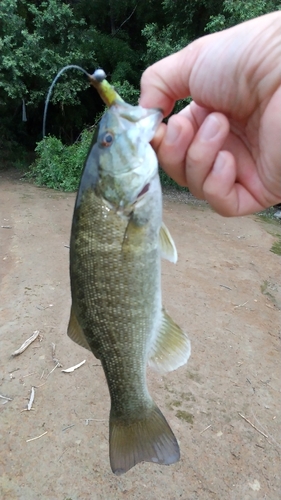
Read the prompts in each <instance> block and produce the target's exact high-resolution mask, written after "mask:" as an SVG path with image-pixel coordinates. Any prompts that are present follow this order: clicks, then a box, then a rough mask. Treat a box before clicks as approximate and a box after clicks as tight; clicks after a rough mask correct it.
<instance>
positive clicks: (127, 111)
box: [111, 102, 164, 142]
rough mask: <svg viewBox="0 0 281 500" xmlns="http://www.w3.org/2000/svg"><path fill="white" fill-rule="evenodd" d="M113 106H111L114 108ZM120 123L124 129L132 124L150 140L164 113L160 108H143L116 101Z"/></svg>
mask: <svg viewBox="0 0 281 500" xmlns="http://www.w3.org/2000/svg"><path fill="white" fill-rule="evenodd" d="M112 108H113V107H111V109H112ZM114 108H115V111H116V114H117V115H118V118H119V120H118V121H119V123H120V125H121V127H122V128H123V129H128V128H129V127H130V126H131V124H134V127H135V128H137V129H138V130H139V131H140V133H141V136H142V139H144V140H147V141H148V142H150V141H151V139H153V137H154V135H155V132H156V130H157V128H158V127H159V125H160V123H161V122H162V120H163V118H164V115H163V113H162V111H161V109H159V108H150V109H147V108H143V107H142V106H131V105H130V104H127V103H123V102H122V103H116V104H115V105H114Z"/></svg>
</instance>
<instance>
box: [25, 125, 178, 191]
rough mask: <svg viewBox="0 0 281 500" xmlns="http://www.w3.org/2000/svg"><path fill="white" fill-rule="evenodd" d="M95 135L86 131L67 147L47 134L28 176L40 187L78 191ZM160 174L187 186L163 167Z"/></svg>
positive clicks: (167, 184) (163, 181)
mask: <svg viewBox="0 0 281 500" xmlns="http://www.w3.org/2000/svg"><path fill="white" fill-rule="evenodd" d="M92 138H93V131H90V130H84V132H82V134H81V136H80V138H79V140H78V141H76V142H75V143H74V144H72V145H71V146H67V145H64V144H62V142H61V141H60V139H57V138H56V137H51V136H47V137H45V138H44V139H43V140H42V141H40V142H38V144H37V147H36V150H35V151H36V154H37V158H36V160H35V162H34V163H33V165H31V167H30V171H29V173H28V174H27V177H28V178H29V179H34V181H35V183H36V184H37V185H38V186H47V187H49V188H53V189H59V190H61V191H76V190H77V189H78V185H79V181H80V177H81V173H82V169H83V166H84V163H85V160H86V157H87V154H88V150H89V147H90V145H91V141H92ZM159 175H160V181H161V184H162V186H165V187H174V188H176V189H185V188H182V187H180V186H179V185H178V184H177V183H176V182H175V181H173V179H171V178H170V177H169V176H168V175H167V174H166V173H165V172H164V170H162V168H161V167H159Z"/></svg>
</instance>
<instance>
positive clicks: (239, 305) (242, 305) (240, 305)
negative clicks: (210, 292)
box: [234, 300, 249, 309]
mask: <svg viewBox="0 0 281 500" xmlns="http://www.w3.org/2000/svg"><path fill="white" fill-rule="evenodd" d="M248 302H249V301H248V300H246V302H244V304H238V306H234V309H237V308H238V307H244V306H245V305H246V304H248Z"/></svg>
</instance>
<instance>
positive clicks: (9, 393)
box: [0, 172, 281, 500]
mask: <svg viewBox="0 0 281 500" xmlns="http://www.w3.org/2000/svg"><path fill="white" fill-rule="evenodd" d="M74 199H75V196H74V194H62V193H58V192H53V191H50V190H46V189H39V188H37V187H35V186H33V185H30V184H27V183H23V182H21V181H20V180H19V178H18V176H15V175H14V174H10V173H3V172H2V174H1V177H0V283H1V301H0V339H1V344H0V394H1V395H2V396H6V397H7V398H10V399H3V398H0V498H1V499H4V500H10V499H21V500H35V499H36V500H37V499H38V500H39V499H42V500H45V499H48V500H49V499H50V500H88V499H89V500H119V499H140V500H155V499H157V500H162V499H165V500H178V499H182V500H197V499H198V500H213V499H217V500H248V499H267V500H278V499H280V492H281V477H280V476H281V475H280V470H281V461H280V453H281V438H280V435H281V434H280V430H281V397H280V396H281V395H280V392H281V383H280V375H281V364H280V336H281V326H280V320H281V313H280V309H281V287H280V264H281V257H280V256H279V255H275V254H274V253H272V252H271V251H270V249H271V247H272V245H273V243H274V242H275V241H276V234H280V233H281V231H280V229H281V226H280V224H279V225H278V223H277V224H266V223H264V222H262V221H261V220H259V219H258V218H257V217H243V218H239V219H224V218H222V217H220V216H218V215H217V214H215V213H213V212H212V211H211V210H210V209H209V208H208V207H207V206H206V205H204V204H199V203H198V202H197V203H195V202H193V201H192V200H190V199H188V197H187V196H186V195H184V194H179V195H173V194H171V195H165V196H164V220H165V222H166V224H167V226H168V227H169V228H170V230H171V233H172V235H173V237H174V239H175V242H176V245H177V248H178V253H179V260H178V263H177V264H176V266H174V265H172V264H169V263H167V262H163V295H164V304H165V306H166V308H167V309H168V311H169V313H170V314H171V315H172V316H173V318H174V319H175V320H176V321H177V322H178V323H179V324H180V325H181V326H182V327H183V328H184V329H185V330H186V331H188V332H189V336H190V339H191V342H192V356H191V358H190V361H189V363H188V365H187V366H184V367H182V368H180V369H179V370H177V371H176V372H173V373H170V374H168V375H167V376H164V377H161V376H159V375H158V374H156V373H154V372H152V371H149V372H148V380H149V387H150V391H151V394H152V395H153V397H154V399H155V401H156V402H157V404H158V405H159V406H160V408H161V409H162V411H163V412H164V414H165V416H166V417H167V419H168V421H169V422H170V424H171V426H172V428H173V430H174V432H175V434H176V436H177V438H178V440H179V443H180V447H181V460H180V462H178V463H177V464H175V465H173V466H170V467H165V466H162V467H161V466H157V465H154V464H139V465H138V466H136V467H135V468H133V469H132V470H131V471H129V472H128V473H127V474H126V475H124V476H122V477H115V476H114V475H113V474H112V472H111V470H110V467H109V460H108V413H109V396H108V390H107V386H106V382H105V377H104V374H103V371H102V369H101V367H100V363H99V361H97V360H96V359H95V358H94V356H93V355H91V353H90V352H88V351H86V350H84V349H83V348H80V347H79V346H77V345H76V344H74V343H73V342H72V341H71V340H70V339H69V338H68V337H67V335H66V328H67V323H68V315H69V308H70V290H69V277H68V252H69V250H68V248H67V245H68V243H69V234H70V224H71V217H72V209H73V204H74ZM3 226H8V227H3ZM35 330H39V331H40V340H38V339H37V340H36V341H35V342H34V343H33V344H32V345H30V346H29V347H28V349H27V350H26V351H25V352H24V353H23V354H21V355H19V356H18V357H11V353H12V352H13V351H15V350H16V349H17V348H19V347H20V345H21V344H22V343H23V342H24V340H26V339H27V338H28V337H29V336H30V335H31V334H32V333H33V332H34V331H35ZM52 343H55V345H56V352H55V358H57V359H58V360H59V362H60V363H61V364H62V365H63V368H68V367H70V366H73V365H75V364H77V363H79V362H81V361H83V360H84V359H85V360H86V363H85V364H84V365H83V366H82V367H81V368H79V369H77V370H76V371H75V372H73V373H69V374H67V373H63V372H62V371H61V369H62V368H60V367H58V366H57V367H56V368H55V366H56V361H54V360H53V356H52V347H51V344H52ZM54 368H55V369H54ZM32 387H35V399H34V403H33V407H32V410H31V411H23V410H25V409H26V407H27V403H28V401H29V398H30V393H31V388H32ZM242 416H243V417H245V418H246V419H248V420H249V422H251V423H252V424H253V426H251V425H250V423H248V422H247V421H246V420H245V419H244V418H243V417H242ZM44 433H45V434H44ZM42 434H44V435H43V436H42V437H41V438H40V439H37V440H33V441H27V440H29V439H32V438H34V437H37V436H40V435H42Z"/></svg>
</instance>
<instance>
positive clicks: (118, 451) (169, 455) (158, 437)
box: [109, 403, 180, 476]
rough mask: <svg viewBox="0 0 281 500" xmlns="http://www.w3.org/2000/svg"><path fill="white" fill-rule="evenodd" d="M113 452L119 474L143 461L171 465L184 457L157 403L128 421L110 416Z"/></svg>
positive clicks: (111, 456)
mask: <svg viewBox="0 0 281 500" xmlns="http://www.w3.org/2000/svg"><path fill="white" fill-rule="evenodd" d="M109 453H110V465H111V469H112V472H114V474H116V475H117V476H121V475H122V474H124V473H125V472H127V471H128V470H129V469H131V468H132V467H134V466H135V465H136V464H138V463H139V462H153V463H156V464H162V465H170V464H173V463H175V462H177V461H178V460H179V459H180V450H179V445H178V442H177V440H176V437H175V435H174V433H173V431H172V429H171V428H170V426H169V424H168V422H167V420H166V419H165V417H164V415H163V414H162V413H161V411H160V410H159V408H158V407H157V406H156V405H155V404H154V403H153V405H152V407H151V409H150V411H149V412H145V417H144V418H143V419H142V418H141V416H140V417H139V418H138V419H133V420H132V421H130V420H129V419H126V420H125V421H124V420H123V419H122V420H121V419H117V418H114V417H113V416H112V414H111V415H110V424H109Z"/></svg>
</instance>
